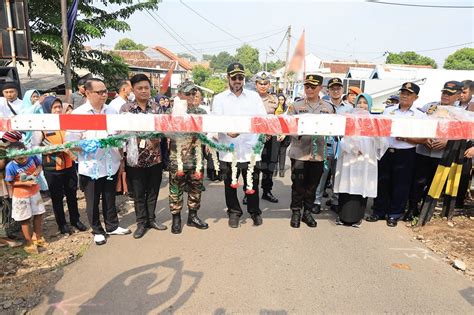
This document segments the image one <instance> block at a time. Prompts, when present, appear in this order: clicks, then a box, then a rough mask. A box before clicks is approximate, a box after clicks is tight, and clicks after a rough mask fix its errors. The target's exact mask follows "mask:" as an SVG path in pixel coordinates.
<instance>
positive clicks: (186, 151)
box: [167, 81, 209, 234]
mask: <svg viewBox="0 0 474 315" xmlns="http://www.w3.org/2000/svg"><path fill="white" fill-rule="evenodd" d="M196 91H197V87H196V86H195V85H194V83H193V82H191V81H185V82H184V83H182V84H181V85H180V86H178V97H179V98H180V99H182V100H186V101H187V103H188V108H187V113H188V114H206V111H205V110H204V109H202V108H200V107H198V105H199V104H196V102H195V101H194V96H195V95H196ZM167 113H171V109H169V111H168V112H167ZM178 139H179V141H180V143H181V152H180V153H181V161H182V163H183V171H184V174H178V163H177V155H178V152H177V144H176V139H171V142H170V157H169V171H170V179H169V203H170V211H171V214H172V216H173V220H172V224H171V233H173V234H179V233H181V229H182V227H181V210H182V209H183V192H184V189H185V187H187V192H188V201H187V203H188V211H189V215H188V221H187V225H188V226H193V227H195V228H198V229H202V230H204V229H207V228H208V227H209V225H208V224H207V223H205V222H203V221H202V220H201V219H200V218H199V217H198V216H197V212H198V210H199V208H200V207H201V193H202V185H203V177H202V176H201V177H199V178H197V177H196V176H195V172H196V171H201V172H203V170H196V150H202V148H201V145H200V144H199V142H198V141H197V140H198V139H197V137H195V136H192V135H184V136H180V137H179V138H178Z"/></svg>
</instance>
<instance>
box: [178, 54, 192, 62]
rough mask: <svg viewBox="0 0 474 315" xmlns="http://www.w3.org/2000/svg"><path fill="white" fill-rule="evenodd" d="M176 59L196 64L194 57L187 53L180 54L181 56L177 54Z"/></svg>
mask: <svg viewBox="0 0 474 315" xmlns="http://www.w3.org/2000/svg"><path fill="white" fill-rule="evenodd" d="M178 57H179V58H185V59H188V60H189V61H192V62H196V61H197V59H196V57H194V56H193V55H191V54H188V53H181V54H178Z"/></svg>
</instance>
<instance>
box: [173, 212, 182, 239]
mask: <svg viewBox="0 0 474 315" xmlns="http://www.w3.org/2000/svg"><path fill="white" fill-rule="evenodd" d="M181 229H182V227H181V214H180V213H178V214H173V222H172V224H171V233H173V234H180V233H181Z"/></svg>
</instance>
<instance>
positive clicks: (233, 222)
mask: <svg viewBox="0 0 474 315" xmlns="http://www.w3.org/2000/svg"><path fill="white" fill-rule="evenodd" d="M239 219H240V218H239V217H238V216H236V215H230V216H229V226H230V227H231V228H234V229H235V228H238V227H239Z"/></svg>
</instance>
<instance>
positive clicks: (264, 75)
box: [255, 71, 270, 82]
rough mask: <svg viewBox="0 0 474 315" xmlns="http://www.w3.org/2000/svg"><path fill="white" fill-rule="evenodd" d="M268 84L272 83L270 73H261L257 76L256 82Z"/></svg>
mask: <svg viewBox="0 0 474 315" xmlns="http://www.w3.org/2000/svg"><path fill="white" fill-rule="evenodd" d="M259 81H260V82H268V81H270V73H268V72H265V71H260V72H258V73H257V74H256V75H255V82H259Z"/></svg>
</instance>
